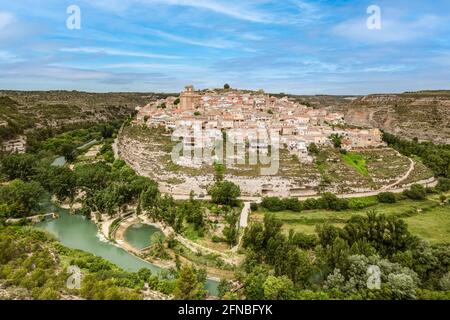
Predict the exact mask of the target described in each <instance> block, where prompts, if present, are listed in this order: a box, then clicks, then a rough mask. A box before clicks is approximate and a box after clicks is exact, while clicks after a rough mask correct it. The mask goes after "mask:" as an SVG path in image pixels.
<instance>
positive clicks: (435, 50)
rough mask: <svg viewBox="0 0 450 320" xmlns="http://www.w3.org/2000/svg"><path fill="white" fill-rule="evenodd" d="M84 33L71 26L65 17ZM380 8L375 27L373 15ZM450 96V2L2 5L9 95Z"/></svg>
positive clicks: (168, 0)
mask: <svg viewBox="0 0 450 320" xmlns="http://www.w3.org/2000/svg"><path fill="white" fill-rule="evenodd" d="M70 5H77V6H78V7H79V8H80V10H81V29H69V28H67V23H66V22H67V19H68V18H69V16H70V14H68V13H67V8H68V7H69V6H70ZM370 5H377V6H379V8H380V9H381V29H380V30H377V29H372V30H370V29H368V28H367V24H366V21H367V19H368V17H369V16H370V15H369V14H368V13H367V8H368V7H369V6H370ZM189 83H192V84H194V85H195V86H196V87H198V88H208V87H219V86H223V84H224V83H230V84H231V85H232V86H233V87H238V88H247V89H260V88H263V89H265V90H266V91H269V92H289V93H298V94H367V93H379V92H404V91H414V90H422V89H450V0H434V1H429V0H409V1H404V0H386V1H384V0H383V1H382V0H372V1H358V0H316V1H313V0H238V1H235V0H70V1H66V0H40V1H36V0H15V1H7V0H1V1H0V89H20V90H31V89H34V90H48V89H66V90H85V91H102V92H104V91H144V92H146V91H166V92H176V91H180V90H181V89H182V88H183V87H184V85H186V84H189Z"/></svg>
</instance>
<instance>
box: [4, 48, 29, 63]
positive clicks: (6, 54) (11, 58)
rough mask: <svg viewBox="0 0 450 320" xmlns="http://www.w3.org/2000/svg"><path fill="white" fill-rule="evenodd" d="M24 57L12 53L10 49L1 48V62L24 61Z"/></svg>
mask: <svg viewBox="0 0 450 320" xmlns="http://www.w3.org/2000/svg"><path fill="white" fill-rule="evenodd" d="M22 61H24V60H23V59H20V58H19V57H17V56H16V55H15V54H12V53H11V52H9V51H5V50H0V63H16V62H22Z"/></svg>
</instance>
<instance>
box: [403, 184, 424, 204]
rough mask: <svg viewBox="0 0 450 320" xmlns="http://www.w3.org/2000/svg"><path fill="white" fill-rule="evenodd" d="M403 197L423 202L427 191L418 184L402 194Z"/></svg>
mask: <svg viewBox="0 0 450 320" xmlns="http://www.w3.org/2000/svg"><path fill="white" fill-rule="evenodd" d="M403 194H404V195H405V196H407V197H408V198H410V199H412V200H423V199H425V198H426V196H427V191H426V190H425V188H424V187H423V186H422V185H420V184H413V185H412V186H411V188H410V189H409V190H405V191H404V192H403Z"/></svg>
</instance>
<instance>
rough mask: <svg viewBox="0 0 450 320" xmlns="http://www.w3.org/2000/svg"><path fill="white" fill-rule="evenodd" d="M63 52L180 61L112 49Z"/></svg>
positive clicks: (86, 48)
mask: <svg viewBox="0 0 450 320" xmlns="http://www.w3.org/2000/svg"><path fill="white" fill-rule="evenodd" d="M60 51H61V52H73V53H82V54H99V55H109V56H127V57H140V58H155V59H179V58H180V57H178V56H173V55H163V54H154V53H145V52H137V51H126V50H119V49H112V48H97V47H77V48H62V49H60Z"/></svg>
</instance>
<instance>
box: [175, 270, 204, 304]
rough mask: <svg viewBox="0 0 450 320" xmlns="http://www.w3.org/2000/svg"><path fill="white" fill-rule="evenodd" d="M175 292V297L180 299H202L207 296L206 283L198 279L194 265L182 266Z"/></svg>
mask: <svg viewBox="0 0 450 320" xmlns="http://www.w3.org/2000/svg"><path fill="white" fill-rule="evenodd" d="M173 294H174V297H175V299H179V300H201V299H204V298H205V296H206V291H205V289H204V284H203V283H200V282H199V281H198V278H197V275H196V270H195V268H194V267H192V266H189V265H184V266H182V267H181V269H180V272H179V276H178V278H177V280H176V282H175V290H174V292H173Z"/></svg>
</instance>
